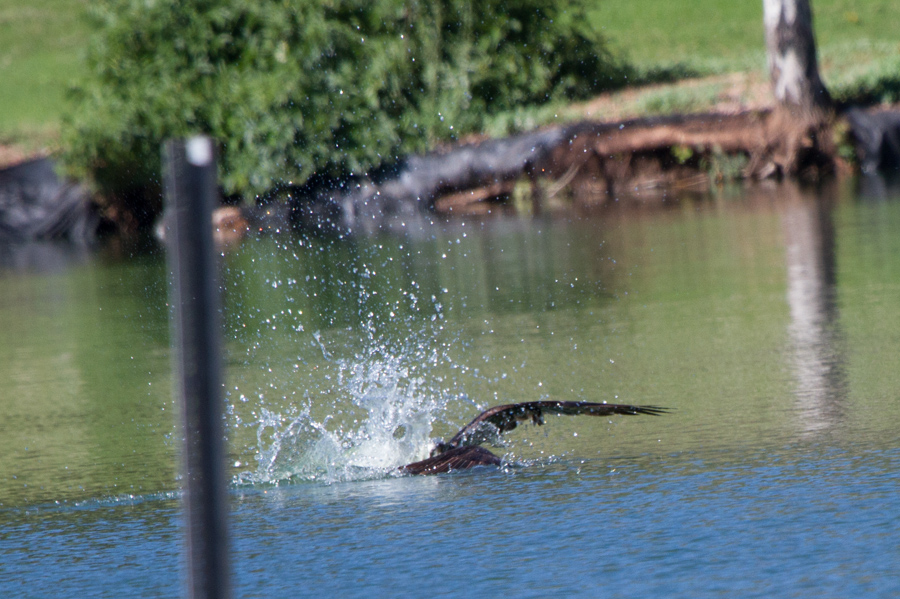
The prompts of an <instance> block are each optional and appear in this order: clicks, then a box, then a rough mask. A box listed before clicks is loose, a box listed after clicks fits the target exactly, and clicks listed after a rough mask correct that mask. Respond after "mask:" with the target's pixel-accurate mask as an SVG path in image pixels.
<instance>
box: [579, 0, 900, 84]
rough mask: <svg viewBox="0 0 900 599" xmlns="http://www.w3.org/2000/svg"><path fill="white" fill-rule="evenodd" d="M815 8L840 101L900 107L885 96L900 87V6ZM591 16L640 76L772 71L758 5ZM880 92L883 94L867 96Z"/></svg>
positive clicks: (663, 2) (628, 4) (626, 7)
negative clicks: (673, 70)
mask: <svg viewBox="0 0 900 599" xmlns="http://www.w3.org/2000/svg"><path fill="white" fill-rule="evenodd" d="M812 4H813V24H814V27H815V31H816V40H817V43H818V50H819V60H820V63H821V70H822V76H823V78H824V79H825V82H826V84H827V85H829V86H830V87H831V88H832V91H834V92H835V96H836V97H838V98H841V99H856V98H859V99H864V98H868V99H869V100H873V99H876V100H877V99H882V98H883V99H887V100H889V101H897V99H898V98H897V96H896V95H893V96H892V95H891V94H888V95H887V96H886V97H885V95H884V93H878V91H879V90H881V91H883V89H884V88H888V90H891V89H894V88H896V82H897V81H900V69H898V68H897V67H898V66H900V38H898V37H897V23H900V2H897V1H896V0H814V2H813V3H812ZM591 16H592V17H593V20H594V24H595V26H596V27H598V28H600V29H601V30H602V31H603V32H604V33H605V34H606V36H607V38H608V39H609V40H610V41H611V43H612V46H613V49H614V50H616V51H618V52H620V53H621V54H622V55H623V56H625V57H626V59H627V60H629V61H630V62H631V63H632V64H633V65H634V66H635V67H636V68H637V70H638V72H644V71H647V70H649V69H654V68H660V67H671V66H674V65H680V66H682V67H684V68H685V70H688V71H694V72H696V73H697V74H703V75H705V74H716V73H726V72H734V71H760V72H764V71H765V69H766V53H765V41H764V32H763V25H762V2H759V1H758V0H757V1H743V2H735V1H734V0H690V1H688V2H672V1H671V0H638V1H635V0H606V1H602V0H601V1H600V2H598V4H597V8H596V9H595V10H594V12H593V13H592V15H591ZM892 81H893V82H894V83H892ZM873 86H874V87H875V88H878V89H877V90H875V91H876V93H874V94H872V95H869V96H867V94H866V93H865V92H866V91H867V90H868V91H871V90H869V88H871V87H873ZM861 87H862V88H863V89H860V88H861Z"/></svg>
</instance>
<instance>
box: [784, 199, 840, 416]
mask: <svg viewBox="0 0 900 599" xmlns="http://www.w3.org/2000/svg"><path fill="white" fill-rule="evenodd" d="M784 190H785V191H786V192H787V195H788V197H787V198H785V200H786V201H785V203H784V205H785V213H784V217H783V218H784V230H785V237H786V246H787V247H786V249H787V252H786V253H787V278H788V281H787V300H788V304H789V306H790V311H791V324H790V327H789V334H790V337H791V341H792V346H793V347H792V348H791V349H792V354H793V362H794V371H795V376H796V384H797V388H796V395H797V401H798V404H799V414H800V420H801V430H802V431H803V432H804V433H814V432H816V431H820V430H823V429H827V428H829V427H831V426H832V425H834V424H835V423H836V422H837V421H839V420H840V418H841V416H842V413H843V406H842V404H843V402H844V400H845V396H846V387H847V382H846V372H845V366H844V355H843V347H842V341H841V334H840V322H839V311H838V307H837V302H836V297H835V296H836V258H835V231H834V220H833V215H832V209H833V197H834V184H833V183H832V184H830V185H828V186H827V187H823V188H821V189H819V190H817V191H818V193H819V197H817V198H812V197H803V195H804V194H801V192H800V190H799V189H798V188H797V187H796V186H795V185H793V184H791V183H786V184H785V187H784Z"/></svg>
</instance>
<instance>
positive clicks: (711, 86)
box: [0, 0, 900, 158]
mask: <svg viewBox="0 0 900 599" xmlns="http://www.w3.org/2000/svg"><path fill="white" fill-rule="evenodd" d="M88 5H89V3H88V2H87V0H0V82H2V84H0V145H4V144H5V145H13V146H16V147H18V148H20V149H22V151H25V152H27V151H33V150H37V149H40V148H42V147H52V146H53V145H54V143H55V140H56V138H57V133H58V131H59V126H60V123H61V120H62V115H63V114H64V113H65V111H66V110H67V99H66V89H67V87H68V86H69V85H70V84H71V83H72V81H73V80H74V79H76V78H77V77H78V76H79V75H80V74H81V73H82V72H83V69H84V66H83V64H82V62H81V58H82V53H83V50H84V49H85V47H86V45H87V42H88V39H89V36H90V29H89V24H88V22H87V21H86V20H85V19H84V18H83V15H84V11H85V10H86V9H87V6H88ZM813 10H814V12H815V26H816V35H817V38H818V41H819V50H820V62H821V63H822V71H823V77H824V79H825V81H826V83H827V84H828V85H829V86H830V87H831V89H832V91H833V92H835V95H836V96H837V97H839V98H842V97H843V98H850V99H852V98H864V99H868V100H876V101H877V100H879V99H881V98H887V99H891V98H893V97H895V96H896V95H897V94H898V93H900V90H898V85H897V82H898V81H900V40H898V38H897V36H896V23H898V22H900V3H897V2H896V0H815V1H814V6H813ZM591 18H592V22H593V24H594V26H595V27H596V28H598V29H600V30H601V31H602V32H603V33H604V34H605V35H606V36H607V38H608V39H609V40H610V41H611V43H612V44H613V48H614V50H615V51H617V52H618V53H620V54H621V55H622V56H623V57H624V58H625V59H626V60H627V61H629V62H630V63H631V64H633V65H634V66H635V67H636V69H637V71H638V73H648V72H652V71H654V70H658V69H660V68H671V67H673V66H677V67H679V69H680V71H679V70H676V72H692V73H695V74H697V75H706V76H709V75H720V76H721V75H723V74H726V73H732V72H743V73H746V74H747V75H746V76H745V78H744V79H743V80H742V81H744V83H741V84H739V85H738V87H739V88H741V89H743V88H746V89H747V90H756V91H746V92H741V91H738V92H737V93H738V94H741V93H746V94H747V102H748V103H749V104H752V103H753V97H755V96H756V95H759V91H758V89H759V86H760V85H762V86H763V89H764V85H765V75H764V73H765V50H764V46H763V31H762V3H761V2H759V1H758V0H756V1H752V2H734V1H733V0H692V1H691V2H671V0H599V1H598V3H597V7H596V9H595V10H593V12H592V13H591ZM747 82H749V83H747ZM741 86H743V87H741ZM734 87H735V83H734V80H733V78H732V79H728V78H725V80H724V82H723V80H719V79H712V80H710V83H708V84H702V85H697V84H687V85H681V86H674V87H673V86H667V87H665V88H663V89H651V90H648V91H647V92H646V93H639V94H635V93H630V92H627V91H626V92H623V93H620V94H618V95H617V98H618V99H617V100H616V101H617V102H618V103H619V104H624V105H625V107H624V108H622V110H621V112H624V113H627V114H641V113H646V114H650V113H660V112H669V111H673V110H702V109H704V108H707V107H709V106H712V105H714V104H717V103H720V102H721V99H722V94H723V93H729V92H728V91H727V90H730V89H733V88H734ZM723 90H726V91H723ZM891 94H893V95H891ZM588 113H590V111H588ZM593 114H594V116H595V117H596V118H603V117H604V114H607V115H608V114H610V113H609V112H608V111H607V112H604V113H601V112H597V113H593ZM552 116H553V115H552V114H550V115H549V117H552ZM534 118H535V119H538V120H540V119H544V118H548V116H547V115H546V114H544V115H536V116H535V117H534ZM0 158H2V157H0Z"/></svg>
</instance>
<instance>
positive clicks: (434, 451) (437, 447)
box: [431, 441, 453, 458]
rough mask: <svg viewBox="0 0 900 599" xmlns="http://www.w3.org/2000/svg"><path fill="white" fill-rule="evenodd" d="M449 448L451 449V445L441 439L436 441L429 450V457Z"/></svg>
mask: <svg viewBox="0 0 900 599" xmlns="http://www.w3.org/2000/svg"><path fill="white" fill-rule="evenodd" d="M451 449H453V445H451V444H449V443H444V442H443V441H438V442H437V443H436V444H435V446H434V449H432V450H431V457H433V458H434V457H437V456H439V455H441V454H442V453H444V452H446V451H450V450H451Z"/></svg>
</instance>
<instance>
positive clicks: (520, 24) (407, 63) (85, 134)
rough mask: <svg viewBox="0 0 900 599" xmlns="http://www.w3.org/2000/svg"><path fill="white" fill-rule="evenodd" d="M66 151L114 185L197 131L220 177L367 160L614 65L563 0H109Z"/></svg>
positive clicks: (584, 81)
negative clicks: (164, 146) (216, 158)
mask: <svg viewBox="0 0 900 599" xmlns="http://www.w3.org/2000/svg"><path fill="white" fill-rule="evenodd" d="M93 15H94V17H95V18H96V20H97V22H98V24H99V32H98V35H97V37H96V39H95V40H94V44H93V47H92V49H91V52H90V55H89V63H90V68H91V72H92V75H91V77H90V79H89V80H88V81H85V82H84V83H83V84H82V85H81V86H80V87H79V88H78V89H76V90H75V91H74V93H75V95H76V99H77V106H78V108H77V110H76V111H75V112H74V113H73V114H72V115H71V116H70V117H69V119H68V120H67V125H66V132H65V143H64V146H65V147H66V148H67V150H66V152H65V157H64V158H65V160H66V162H67V164H68V165H69V166H70V170H71V171H73V172H74V173H75V174H80V175H82V176H84V175H90V176H92V177H93V178H94V180H95V181H96V182H97V183H98V184H99V185H100V187H101V188H102V189H104V190H105V191H106V192H108V193H109V192H112V193H123V190H127V189H129V188H134V187H144V186H146V185H147V184H155V183H154V182H156V181H157V180H158V172H159V145H160V143H161V141H162V140H164V139H165V138H167V137H171V136H183V135H188V134H192V133H198V132H204V133H208V134H210V135H212V136H214V137H215V138H216V139H218V140H219V142H220V144H221V155H220V165H221V167H220V175H221V181H222V184H223V187H224V189H225V191H226V192H228V193H231V194H240V195H244V196H245V197H246V196H249V197H252V196H253V195H255V194H259V193H262V192H264V191H265V190H267V189H270V188H272V187H273V185H276V184H278V183H282V182H285V183H286V182H291V183H293V184H301V183H303V182H304V181H306V180H307V179H308V178H309V177H310V176H311V175H312V174H314V173H316V174H322V175H329V176H340V175H346V174H350V173H365V172H367V171H368V170H369V169H370V168H372V167H374V166H376V165H381V164H389V163H391V162H393V161H395V160H396V159H397V158H398V157H399V156H400V155H402V154H405V153H410V152H419V151H423V150H425V149H427V148H429V147H432V146H433V145H434V144H436V143H438V142H440V141H442V140H454V139H457V138H458V137H459V136H462V135H465V134H468V133H472V132H476V131H480V130H482V129H483V128H484V127H485V125H486V124H487V123H489V122H490V121H491V119H493V118H497V116H498V115H501V114H503V113H504V112H505V111H510V110H515V109H517V108H519V107H521V105H523V104H528V105H538V104H543V103H546V102H548V101H551V100H559V99H578V98H584V97H586V96H588V95H590V94H593V93H595V92H597V91H599V90H601V89H604V88H606V87H609V86H610V84H613V83H618V82H619V81H620V79H621V70H620V69H619V67H617V66H616V65H615V63H614V61H613V60H612V59H611V58H610V56H609V54H608V53H607V51H606V49H605V45H604V43H603V40H602V39H601V38H600V37H599V36H598V35H597V34H596V33H595V32H593V31H591V30H590V29H589V28H588V27H587V25H586V23H587V21H586V19H585V17H584V9H583V6H582V4H581V2H580V0H579V1H575V0H570V1H569V2H561V1H560V0H516V1H509V2H501V1H499V0H482V1H479V2H475V1H474V0H434V1H426V0H420V1H417V0H321V1H312V0H193V1H191V2H181V1H178V0H103V1H102V2H101V3H100V4H98V5H96V7H95V8H94V9H93Z"/></svg>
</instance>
